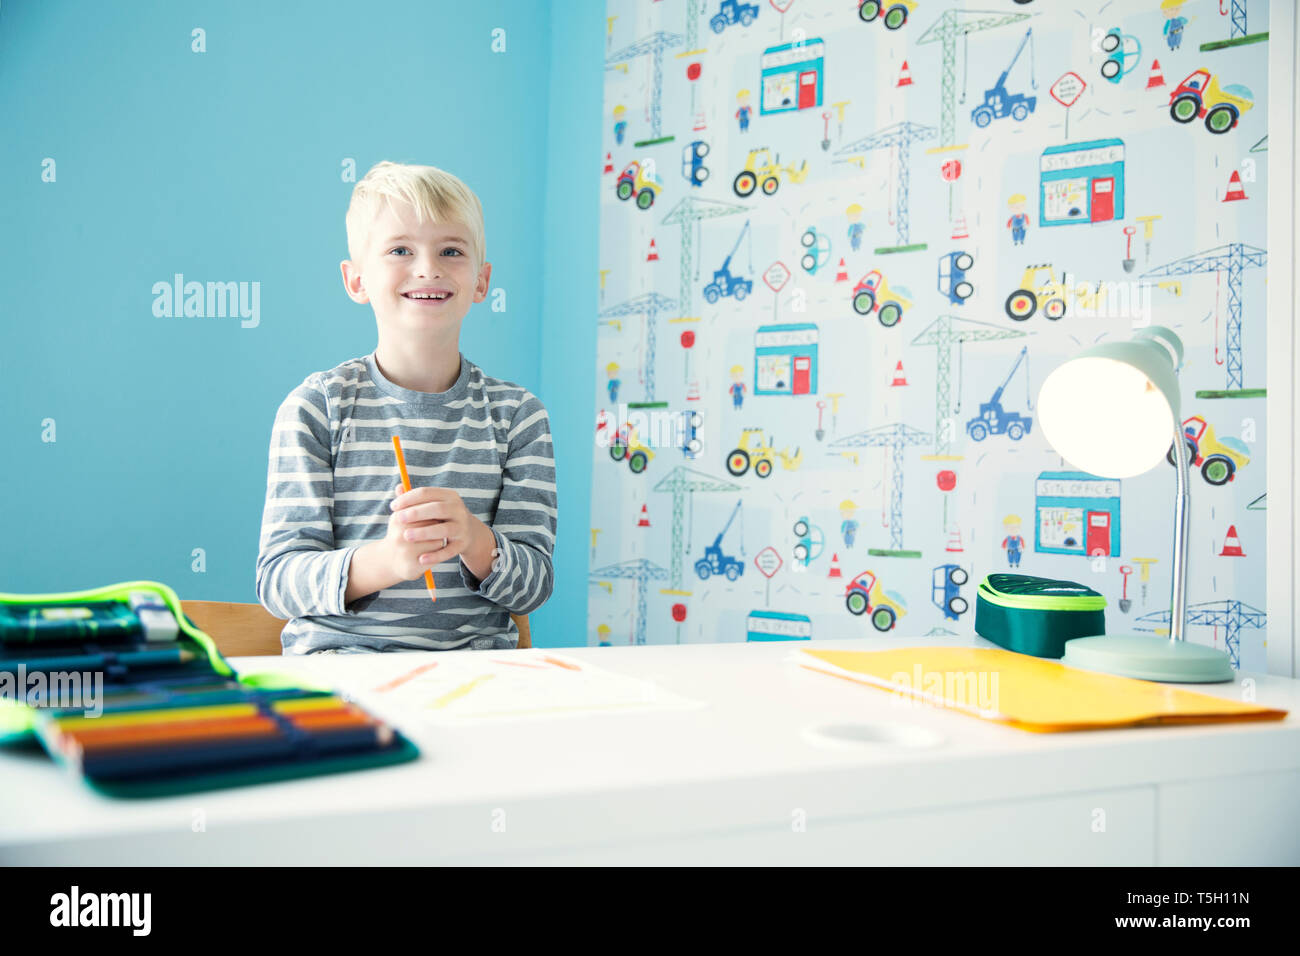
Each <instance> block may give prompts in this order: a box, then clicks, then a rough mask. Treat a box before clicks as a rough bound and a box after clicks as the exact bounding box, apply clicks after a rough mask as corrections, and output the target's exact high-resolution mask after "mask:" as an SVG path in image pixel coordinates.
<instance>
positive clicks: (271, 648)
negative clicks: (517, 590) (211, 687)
mask: <svg viewBox="0 0 1300 956" xmlns="http://www.w3.org/2000/svg"><path fill="white" fill-rule="evenodd" d="M181 607H183V608H184V609H185V614H186V615H187V616H188V617H189V619H190V620H191V621H193V622H194V623H195V625H197V626H198V628H199V630H201V631H203V633H205V634H207V635H208V636H209V637H211V638H212V640H213V641H214V642H216V645H217V650H219V651H220V652H221V655H222V656H223V657H258V656H265V655H268V654H280V653H282V648H281V646H280V631H282V630H283V629H284V625H285V624H286V623H287V622H285V621H282V620H281V619H280V618H278V617H276V616H275V615H274V614H272V613H271V612H270V611H268V610H267V609H266V608H264V607H262V605H260V604H234V603H231V602H228V601H182V602H181ZM510 619H511V620H512V621H514V622H515V627H517V628H519V646H520V647H532V646H533V641H532V634H531V632H530V631H529V629H528V615H526V614H522V615H521V614H511V615H510Z"/></svg>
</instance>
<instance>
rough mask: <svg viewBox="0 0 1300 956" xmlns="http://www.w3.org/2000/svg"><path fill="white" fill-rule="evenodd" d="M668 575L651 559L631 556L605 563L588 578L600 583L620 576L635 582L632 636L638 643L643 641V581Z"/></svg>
mask: <svg viewBox="0 0 1300 956" xmlns="http://www.w3.org/2000/svg"><path fill="white" fill-rule="evenodd" d="M666 577H668V572H667V571H665V570H664V569H663V568H662V567H660V566H659V565H657V564H655V563H654V562H653V561H647V560H646V559H645V558H633V559H632V560H631V561H622V562H620V563H618V564H611V565H607V566H606V567H603V568H599V569H597V570H595V571H592V572H591V576H590V577H589V578H588V580H589V581H591V583H592V584H598V583H601V581H600V579H601V578H621V579H623V580H628V581H634V582H636V621H635V625H634V626H635V630H634V631H633V634H634V638H633V640H635V641H636V643H638V644H644V643H645V618H646V609H645V583H646V582H647V581H651V580H654V581H662V580H663V579H664V578H666Z"/></svg>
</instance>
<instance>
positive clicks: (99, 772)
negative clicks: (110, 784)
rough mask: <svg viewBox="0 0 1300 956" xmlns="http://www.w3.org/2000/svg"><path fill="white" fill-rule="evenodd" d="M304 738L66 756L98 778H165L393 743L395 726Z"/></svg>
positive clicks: (266, 738)
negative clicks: (304, 740) (303, 739)
mask: <svg viewBox="0 0 1300 956" xmlns="http://www.w3.org/2000/svg"><path fill="white" fill-rule="evenodd" d="M305 736H306V737H307V742H306V743H305V744H304V743H303V742H301V741H300V740H298V739H294V738H293V737H290V736H287V735H279V734H277V735H275V736H271V737H255V738H250V739H244V740H239V741H233V740H229V739H227V740H216V741H213V742H212V743H211V744H196V743H194V742H189V743H186V744H184V745H181V746H166V747H154V748H150V749H149V750H148V751H146V752H140V751H134V752H130V753H127V752H124V751H123V750H121V749H117V750H111V749H107V748H106V749H104V750H100V751H93V750H92V751H83V752H81V753H80V754H75V753H74V754H73V755H72V756H71V757H70V758H69V759H70V762H71V763H72V764H73V766H74V767H77V768H78V769H80V771H81V772H82V773H84V774H85V775H86V776H88V777H94V778H96V779H101V780H118V779H127V778H130V777H142V776H164V775H167V774H172V773H181V772H185V771H197V770H208V769H212V770H216V769H219V768H228V767H234V766H252V765H255V764H259V763H266V762H268V761H272V760H278V759H281V758H293V757H297V758H301V759H306V760H310V759H311V758H313V757H316V756H326V755H328V754H338V753H347V752H349V751H354V752H355V751H366V750H374V749H377V748H381V747H386V746H388V745H389V744H390V743H392V740H393V729H392V728H391V727H388V726H386V725H381V726H378V727H358V728H347V729H345V730H331V731H321V732H318V733H307V734H306V735H305Z"/></svg>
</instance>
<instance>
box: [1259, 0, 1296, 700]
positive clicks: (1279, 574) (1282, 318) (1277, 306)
mask: <svg viewBox="0 0 1300 956" xmlns="http://www.w3.org/2000/svg"><path fill="white" fill-rule="evenodd" d="M1296 40H1297V37H1296V11H1295V6H1294V4H1292V3H1287V2H1279V0H1274V2H1273V3H1270V4H1269V39H1268V131H1269V137H1268V163H1267V166H1268V205H1269V215H1268V261H1269V268H1268V269H1267V271H1266V275H1267V276H1268V295H1267V301H1268V328H1267V335H1268V405H1267V407H1268V424H1267V428H1268V485H1267V486H1268V510H1267V512H1266V514H1267V516H1268V517H1267V522H1266V523H1267V526H1268V532H1267V539H1268V564H1267V576H1268V630H1267V632H1266V633H1267V635H1268V672H1269V673H1270V674H1277V675H1280V676H1283V677H1296V676H1297V673H1296V632H1295V610H1296V603H1295V595H1296V590H1297V586H1298V585H1300V575H1298V571H1300V540H1298V539H1297V535H1296V525H1295V517H1296V514H1297V513H1298V512H1300V497H1298V492H1300V483H1297V482H1296V472H1297V469H1300V456H1298V455H1297V450H1296V442H1295V430H1296V422H1297V421H1300V416H1298V415H1297V408H1296V383H1295V370H1296V368H1297V367H1300V352H1298V351H1297V339H1296V334H1295V319H1296V315H1295V312H1296V308H1295V302H1296V282H1295V272H1296V270H1297V268H1300V259H1297V258H1296V252H1297V243H1296V232H1297V220H1296V188H1295V184H1296V161H1295V157H1296V155H1297V153H1300V135H1298V133H1297V129H1296V113H1295V103H1296V99H1297V97H1298V96H1300V73H1297V70H1296V63H1297V55H1296ZM1287 263H1291V264H1290V265H1287Z"/></svg>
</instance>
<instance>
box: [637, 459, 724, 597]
mask: <svg viewBox="0 0 1300 956" xmlns="http://www.w3.org/2000/svg"><path fill="white" fill-rule="evenodd" d="M654 490H655V491H663V492H668V493H670V494H671V495H672V496H673V543H672V554H673V556H672V561H671V562H670V564H671V568H672V570H671V571H670V572H669V577H668V580H669V583H670V584H671V585H672V588H673V590H679V589H680V588H681V586H682V550H683V548H685V547H689V537H690V535H689V534H687V533H686V530H687V529H686V502H687V495H694V494H695V492H697V491H740V490H741V488H740V485H738V484H736V483H735V482H732V481H727V480H725V479H723V478H714V477H713V476H712V475H706V474H704V473H703V472H700V471H692V470H691V469H689V468H685V467H683V466H681V465H678V466H677V467H676V468H674V469H673V470H672V471H670V472H669V473H668V474H667V475H665V476H664V477H663V478H661V479H660V480H659V483H658V484H657V485H655V486H654ZM694 510H695V509H694V505H693V504H692V506H691V512H692V514H693V513H694ZM683 539H686V540H685V541H684V540H683Z"/></svg>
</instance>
